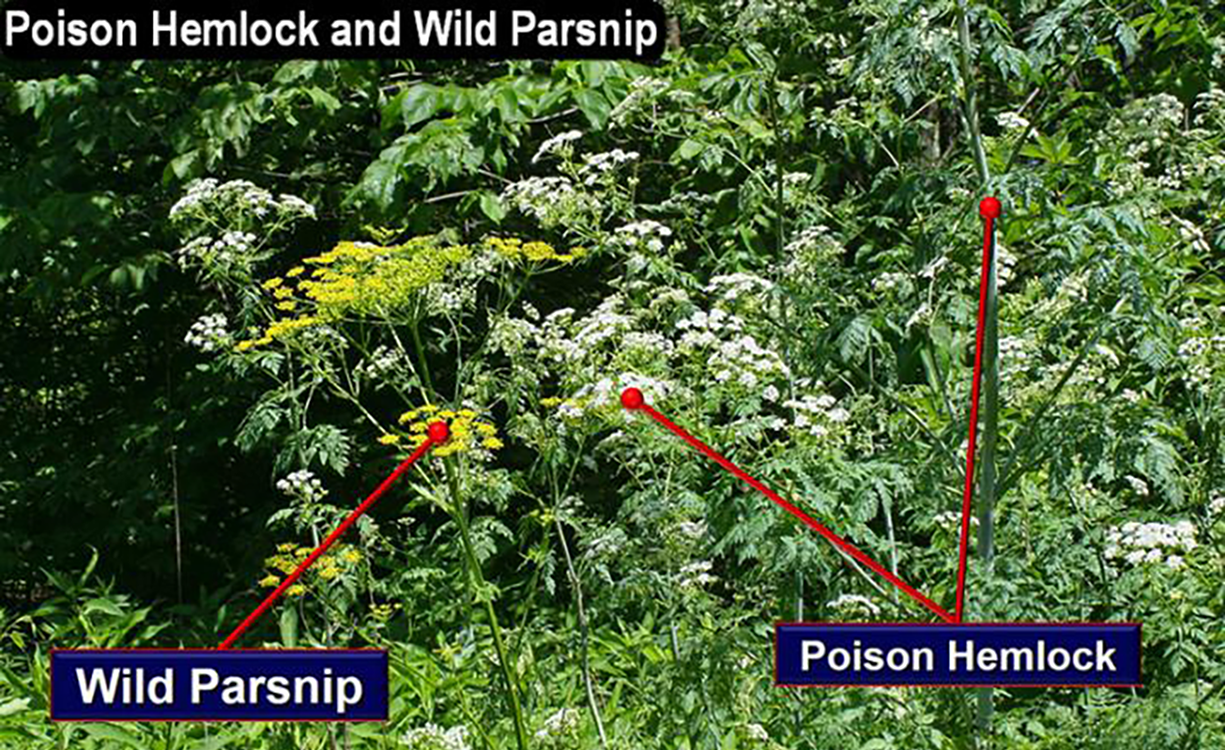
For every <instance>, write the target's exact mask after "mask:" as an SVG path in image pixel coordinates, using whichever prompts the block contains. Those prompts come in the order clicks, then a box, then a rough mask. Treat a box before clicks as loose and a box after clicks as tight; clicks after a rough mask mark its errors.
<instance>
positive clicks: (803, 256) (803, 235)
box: [783, 224, 846, 280]
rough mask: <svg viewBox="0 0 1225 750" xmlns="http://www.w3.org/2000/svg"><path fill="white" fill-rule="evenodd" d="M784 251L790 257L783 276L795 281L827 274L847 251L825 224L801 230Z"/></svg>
mask: <svg viewBox="0 0 1225 750" xmlns="http://www.w3.org/2000/svg"><path fill="white" fill-rule="evenodd" d="M783 249H784V250H785V251H786V252H787V255H788V256H790V257H789V259H788V261H787V263H786V264H785V265H784V266H783V274H784V275H785V276H787V277H790V278H792V279H794V280H805V279H813V278H816V277H819V276H822V275H824V274H826V273H827V272H828V271H829V269H830V268H832V267H834V266H836V265H837V264H838V263H839V261H840V259H841V257H842V254H843V252H845V250H846V248H844V247H843V246H842V243H841V242H839V241H838V239H837V238H836V237H834V236H833V235H832V234H830V231H829V227H827V226H825V225H823V224H818V225H817V226H814V227H808V228H806V229H803V230H801V231H800V232H799V233H798V234H796V235H795V236H794V237H792V238H791V241H790V242H788V243H787V245H786V246H785V247H784V248H783Z"/></svg>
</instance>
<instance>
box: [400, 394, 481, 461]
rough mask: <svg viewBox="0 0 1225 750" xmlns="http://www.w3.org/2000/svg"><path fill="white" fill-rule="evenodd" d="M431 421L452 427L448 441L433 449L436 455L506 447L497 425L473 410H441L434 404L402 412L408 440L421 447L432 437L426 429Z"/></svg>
mask: <svg viewBox="0 0 1225 750" xmlns="http://www.w3.org/2000/svg"><path fill="white" fill-rule="evenodd" d="M431 422H446V423H447V426H448V427H450V428H451V436H450V438H448V439H447V442H445V443H443V444H442V445H439V446H437V447H436V448H434V455H436V456H450V455H452V454H455V453H463V452H464V451H468V450H471V449H473V448H476V447H481V448H484V449H485V450H489V451H496V450H498V449H500V448H502V447H503V443H502V441H501V439H499V438H498V428H497V427H494V426H493V425H492V424H490V423H488V422H485V421H483V420H481V419H480V418H479V417H478V416H477V413H476V412H475V411H473V410H472V409H459V410H458V411H456V410H453V409H442V408H440V407H437V406H435V405H433V404H426V405H425V406H419V407H417V408H416V409H413V410H412V411H406V412H404V413H403V414H401V415H400V424H401V425H405V426H406V428H407V429H408V439H409V440H410V441H411V442H412V444H413V445H414V446H419V445H421V444H422V443H424V442H425V441H426V440H428V439H429V438H428V437H427V436H426V432H427V431H428V430H429V428H430V423H431Z"/></svg>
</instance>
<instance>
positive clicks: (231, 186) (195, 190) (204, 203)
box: [170, 177, 315, 219]
mask: <svg viewBox="0 0 1225 750" xmlns="http://www.w3.org/2000/svg"><path fill="white" fill-rule="evenodd" d="M233 212H239V213H244V214H250V215H252V216H255V217H257V218H260V219H264V218H271V217H272V216H273V215H275V216H277V217H279V218H283V219H291V218H302V217H311V218H313V217H314V216H315V207H314V206H312V205H311V204H309V203H307V202H306V201H304V200H302V199H301V198H299V197H298V196H296V195H288V194H281V195H280V196H275V197H274V196H273V195H272V193H271V192H269V191H267V190H265V189H264V188H262V187H259V186H257V185H256V184H255V183H253V182H250V181H248V180H231V181H229V182H223V183H219V182H218V181H217V180H216V179H214V178H212V177H210V178H207V179H203V180H193V181H192V182H191V183H189V184H188V185H187V192H186V193H184V195H183V197H182V198H180V199H179V200H178V201H177V202H176V203H175V204H174V205H173V206H171V207H170V218H171V219H182V218H191V217H194V218H200V217H204V216H210V215H212V214H215V213H221V214H223V215H225V214H229V213H233Z"/></svg>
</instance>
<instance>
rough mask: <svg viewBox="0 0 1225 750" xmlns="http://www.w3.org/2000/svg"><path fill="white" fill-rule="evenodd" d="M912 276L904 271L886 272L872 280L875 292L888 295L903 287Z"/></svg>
mask: <svg viewBox="0 0 1225 750" xmlns="http://www.w3.org/2000/svg"><path fill="white" fill-rule="evenodd" d="M909 278H910V275H909V274H907V273H904V272H902V271H886V272H885V273H882V274H881V275H880V276H877V277H876V278H875V279H873V280H872V289H873V291H877V292H882V293H888V292H892V291H894V290H897V289H899V288H900V287H902V286H903V285H904V284H905V283H906V282H907V280H908V279H909Z"/></svg>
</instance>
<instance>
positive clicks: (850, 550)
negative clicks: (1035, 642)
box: [621, 388, 953, 622]
mask: <svg viewBox="0 0 1225 750" xmlns="http://www.w3.org/2000/svg"><path fill="white" fill-rule="evenodd" d="M621 403H622V404H624V405H625V407H626V408H627V409H635V410H638V411H642V412H644V413H646V414H647V415H648V416H649V417H651V419H654V420H655V421H656V422H659V423H660V424H661V425H663V426H664V427H666V428H668V429H669V430H671V431H672V432H673V433H675V434H676V435H678V436H679V437H680V438H681V439H683V440H684V441H685V442H686V443H689V445H691V446H693V447H694V448H696V449H697V450H698V452H700V453H702V454H703V455H705V456H706V457H707V458H709V459H711V460H712V461H714V462H715V463H717V464H719V466H722V467H723V468H724V469H726V470H727V471H728V472H729V473H731V474H732V475H733V476H735V477H736V478H738V479H740V480H741V481H743V482H744V483H745V484H747V485H749V486H750V487H752V488H753V489H755V490H757V491H758V492H760V493H761V494H763V495H765V496H766V497H768V498H769V499H770V500H773V501H774V502H775V503H776V504H777V505H778V506H779V507H781V508H782V509H783V510H785V511H787V512H788V513H790V514H791V515H793V516H795V517H796V518H798V519H800V521H802V522H803V523H804V525H806V526H808V527H809V528H811V529H812V530H813V531H816V532H817V533H818V534H820V535H821V536H823V537H825V538H826V539H828V540H829V541H830V542H832V543H833V544H835V545H836V546H838V547H839V548H841V549H842V550H843V551H844V552H846V553H847V554H849V555H850V556H851V557H854V558H855V559H856V560H858V561H859V562H861V563H863V564H864V565H866V566H868V567H869V568H871V569H872V570H873V571H875V572H876V574H877V575H879V576H881V577H882V578H884V579H885V580H886V581H889V583H892V584H893V585H894V586H897V587H898V588H899V589H901V590H902V591H903V592H905V593H906V595H907V596H909V597H910V598H912V599H914V600H915V601H917V602H919V603H920V604H922V605H923V606H924V607H927V608H928V609H930V610H931V611H932V612H935V613H936V614H937V615H939V616H940V618H941V619H943V620H945V621H946V622H953V615H951V614H949V613H948V612H947V611H946V610H945V609H944V608H942V607H941V606H940V605H938V604H936V603H935V602H933V601H932V600H931V599H928V598H927V597H926V596H924V595H923V594H921V593H919V591H918V590H916V589H915V588H914V587H913V586H911V585H910V584H908V583H906V582H905V581H903V580H902V579H900V578H898V577H897V576H895V575H894V574H893V573H891V572H889V569H888V568H886V567H884V566H883V565H881V564H880V563H878V562H876V561H875V560H873V559H872V558H870V557H868V556H867V555H866V554H865V553H864V552H863V551H862V550H860V549H859V548H858V547H856V546H855V545H853V544H851V543H850V542H848V541H847V540H845V539H843V538H842V537H840V536H838V535H837V534H835V533H834V532H832V531H830V530H829V529H828V528H826V527H825V526H824V525H823V524H821V523H820V522H819V521H817V520H816V519H815V518H813V517H812V516H810V515H808V514H807V513H805V512H804V511H802V510H800V509H799V508H797V507H795V506H794V505H792V504H791V503H789V502H787V501H786V500H784V499H783V498H782V497H780V496H779V495H778V494H777V493H775V492H774V491H773V490H771V489H770V488H769V487H767V486H765V485H764V484H762V483H761V482H759V481H757V480H756V479H754V478H753V477H751V476H749V475H748V474H747V473H745V471H744V470H743V469H741V468H740V467H739V466H737V465H736V464H734V463H732V462H731V461H729V460H728V459H726V458H724V457H723V456H722V455H720V454H719V453H718V452H716V451H715V450H714V449H713V448H711V447H710V446H709V445H707V444H706V443H703V442H702V441H701V440H698V439H697V438H696V437H694V436H693V435H691V434H689V433H688V432H687V431H686V430H684V429H683V428H681V427H679V426H677V425H676V424H675V423H673V422H672V420H670V419H668V418H667V417H665V416H664V415H662V414H660V413H659V412H657V411H655V409H653V408H651V406H650V405H649V404H647V403H646V402H645V400H644V399H643V396H642V391H640V390H638V389H637V388H627V389H625V391H624V392H623V393H622V394H621Z"/></svg>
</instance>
